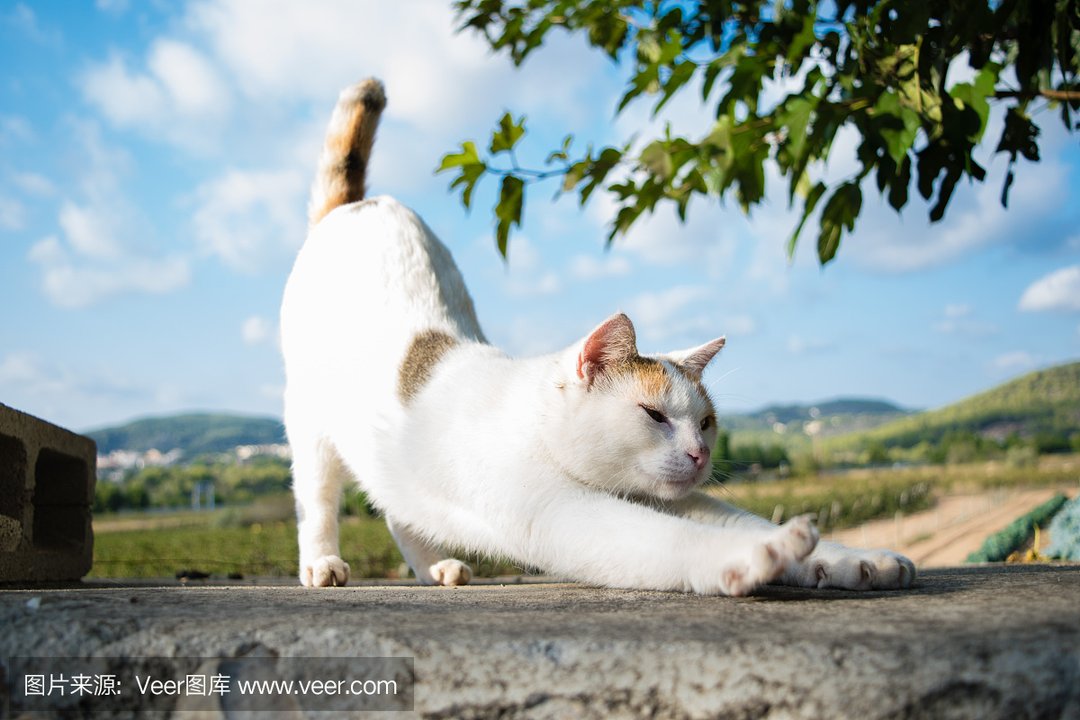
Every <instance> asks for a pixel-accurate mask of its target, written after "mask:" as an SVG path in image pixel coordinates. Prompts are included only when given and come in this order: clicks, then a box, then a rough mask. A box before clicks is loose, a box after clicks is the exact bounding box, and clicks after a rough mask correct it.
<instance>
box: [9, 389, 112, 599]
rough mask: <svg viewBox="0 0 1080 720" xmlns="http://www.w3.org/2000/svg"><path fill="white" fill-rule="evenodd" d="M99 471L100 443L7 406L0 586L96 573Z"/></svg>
mask: <svg viewBox="0 0 1080 720" xmlns="http://www.w3.org/2000/svg"><path fill="white" fill-rule="evenodd" d="M96 469H97V446H96V445H95V444H94V441H93V440H91V439H90V438H88V437H84V436H82V435H77V434H75V433H73V432H71V431H69V430H64V429H63V428H60V427H57V426H56V425H53V424H51V423H48V422H45V421H44V420H40V419H38V418H36V417H34V416H32V415H27V414H26V413H23V412H19V411H18V410H14V409H12V408H10V407H8V406H6V405H3V404H0V582H6V583H18V582H48V581H56V580H78V579H80V578H81V577H82V576H84V575H85V574H86V573H87V572H89V570H90V565H91V563H92V562H93V555H94V533H93V528H92V525H91V519H92V518H91V506H92V505H93V502H94V485H95V480H96Z"/></svg>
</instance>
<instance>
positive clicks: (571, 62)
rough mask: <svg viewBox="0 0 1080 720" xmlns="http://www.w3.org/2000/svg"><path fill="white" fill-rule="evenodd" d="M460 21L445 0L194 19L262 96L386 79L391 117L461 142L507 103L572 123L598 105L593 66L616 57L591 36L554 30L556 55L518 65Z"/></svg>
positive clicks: (232, 11)
mask: <svg viewBox="0 0 1080 720" xmlns="http://www.w3.org/2000/svg"><path fill="white" fill-rule="evenodd" d="M458 25H459V23H458V21H457V19H456V17H455V15H454V12H453V8H452V6H451V5H450V4H449V3H446V2H443V1H442V0H414V1H413V2H409V3H341V2H334V1H333V0H312V1H311V2H305V3H295V2H291V1H290V0H259V1H252V0H202V1H200V2H195V3H193V4H192V5H191V6H190V8H189V11H188V13H187V17H186V18H185V26H186V28H187V30H188V31H189V32H190V33H192V34H193V35H194V36H195V37H197V38H198V39H199V41H200V42H201V43H204V44H205V45H206V47H207V49H208V52H210V53H211V54H212V55H213V56H214V57H215V58H216V59H217V60H218V62H220V64H221V65H222V66H223V67H224V68H225V69H226V71H227V72H228V74H229V75H230V77H231V78H232V80H233V83H234V85H235V86H236V87H237V88H239V89H240V91H241V92H242V93H244V94H245V95H246V96H248V97H249V98H251V99H252V100H255V101H257V102H272V103H279V102H288V103H296V102H305V101H311V100H314V101H317V102H319V103H323V104H328V103H329V102H331V101H332V99H333V98H335V97H336V96H337V93H338V91H339V90H340V89H341V88H342V87H344V86H346V85H348V84H351V83H353V82H356V81H357V80H359V79H360V78H362V77H365V76H369V75H374V76H377V77H380V78H382V79H383V80H384V82H385V83H386V85H387V88H388V96H389V104H388V110H387V113H388V118H392V119H393V120H395V121H403V122H405V123H407V124H408V125H410V126H411V127H412V128H414V129H417V130H421V131H423V132H425V134H428V135H430V134H432V133H436V134H437V135H438V136H439V137H445V138H454V139H459V138H458V135H459V134H460V133H461V132H462V131H465V130H468V131H472V132H475V130H476V127H477V124H478V123H482V124H483V125H481V126H486V125H487V124H488V123H491V122H494V121H495V120H496V118H497V115H496V113H498V112H501V111H502V110H503V109H505V108H506V107H513V108H515V109H517V110H519V111H523V112H527V113H529V114H530V116H533V115H535V114H537V113H540V114H546V115H551V114H553V113H558V114H559V115H560V116H562V117H564V118H565V117H566V116H567V115H570V116H573V115H574V114H575V113H578V112H580V110H579V109H580V108H586V109H589V111H591V108H592V107H595V105H594V103H595V101H596V93H595V91H593V92H587V91H586V85H587V83H588V82H590V81H591V80H593V79H595V77H596V75H595V74H593V73H590V72H586V71H585V69H593V68H595V69H597V70H601V69H602V68H603V65H604V62H605V60H604V58H603V57H602V56H600V54H599V53H595V52H592V51H590V50H588V49H587V48H586V47H585V45H584V43H583V42H581V41H580V40H579V39H574V40H572V41H571V40H567V39H566V38H563V37H554V38H552V41H551V42H549V44H548V48H547V50H548V52H546V53H542V54H541V56H540V57H537V58H536V59H535V60H530V61H529V62H528V63H526V64H525V65H524V66H523V67H522V68H521V69H519V70H515V69H514V68H513V67H512V65H511V63H509V62H508V61H507V60H506V59H504V58H499V59H498V60H493V59H492V57H491V52H490V50H489V48H488V46H487V44H486V42H485V41H483V40H482V39H481V38H480V37H479V36H478V35H477V34H476V33H473V32H463V33H458V32H456V30H457V27H458ZM540 87H542V88H544V92H542V93H538V92H536V88H540ZM492 88H499V93H494V92H492ZM607 107H611V106H610V105H607V106H605V110H606V109H607Z"/></svg>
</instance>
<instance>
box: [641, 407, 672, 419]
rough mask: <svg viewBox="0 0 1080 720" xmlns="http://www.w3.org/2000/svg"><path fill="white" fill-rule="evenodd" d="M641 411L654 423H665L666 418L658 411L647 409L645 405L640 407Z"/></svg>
mask: <svg viewBox="0 0 1080 720" xmlns="http://www.w3.org/2000/svg"><path fill="white" fill-rule="evenodd" d="M641 409H642V410H644V411H645V414H646V415H648V416H649V417H651V418H652V419H653V420H655V421H656V422H658V423H663V422H667V418H666V417H665V416H664V413H662V412H660V411H659V410H654V409H652V408H651V407H648V406H647V405H642V406H641Z"/></svg>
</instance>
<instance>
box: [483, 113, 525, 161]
mask: <svg viewBox="0 0 1080 720" xmlns="http://www.w3.org/2000/svg"><path fill="white" fill-rule="evenodd" d="M524 134H525V116H524V115H522V116H521V118H520V119H519V120H518V121H517V122H514V118H512V117H511V116H510V113H505V114H503V116H502V118H500V120H499V126H498V128H497V129H496V130H495V132H493V133H492V134H491V153H492V154H495V153H499V152H504V151H507V150H512V149H513V148H514V145H516V144H517V141H518V140H520V139H521V136H522V135H524Z"/></svg>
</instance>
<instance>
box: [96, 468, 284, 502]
mask: <svg viewBox="0 0 1080 720" xmlns="http://www.w3.org/2000/svg"><path fill="white" fill-rule="evenodd" d="M291 477H292V475H291V473H290V471H289V465H288V463H286V462H285V461H283V460H279V459H277V458H269V457H266V458H258V459H256V460H254V461H252V462H248V463H243V464H239V463H209V464H206V463H196V464H192V465H173V466H169V467H148V468H144V469H142V470H139V471H137V472H135V473H134V474H132V475H129V476H128V477H127V478H125V479H124V480H121V481H119V482H112V481H105V480H102V481H99V482H98V483H97V489H96V491H95V495H94V511H95V512H113V511H116V510H121V509H145V508H175V507H184V506H186V505H188V504H189V503H190V502H191V496H192V492H193V490H194V489H195V487H196V486H198V485H200V484H203V485H204V487H205V486H206V484H209V485H212V486H213V488H214V499H215V502H216V503H218V504H240V503H246V502H251V501H252V500H253V499H255V498H256V497H258V496H261V495H265V494H267V493H273V492H280V491H283V490H288V489H289V487H290V485H291Z"/></svg>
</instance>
